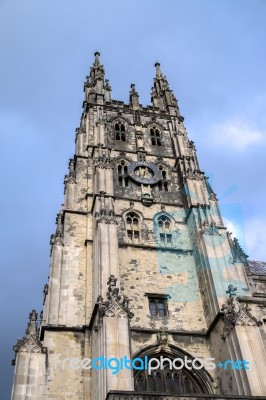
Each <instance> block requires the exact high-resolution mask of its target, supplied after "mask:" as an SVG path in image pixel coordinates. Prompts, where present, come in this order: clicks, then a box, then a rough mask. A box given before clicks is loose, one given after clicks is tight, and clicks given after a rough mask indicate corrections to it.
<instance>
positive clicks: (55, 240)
mask: <svg viewBox="0 0 266 400" xmlns="http://www.w3.org/2000/svg"><path fill="white" fill-rule="evenodd" d="M63 221H64V213H63V211H60V212H59V213H58V214H57V216H56V224H57V227H56V231H55V234H52V235H51V239H50V244H51V245H52V246H53V245H54V244H63V241H62V239H63Z"/></svg>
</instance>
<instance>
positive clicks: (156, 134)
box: [150, 126, 162, 146]
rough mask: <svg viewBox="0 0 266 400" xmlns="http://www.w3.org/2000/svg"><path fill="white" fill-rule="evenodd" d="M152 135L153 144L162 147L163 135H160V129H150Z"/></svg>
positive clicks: (154, 127)
mask: <svg viewBox="0 0 266 400" xmlns="http://www.w3.org/2000/svg"><path fill="white" fill-rule="evenodd" d="M150 135H151V144H152V145H153V146H161V145H162V141H161V133H160V131H159V129H158V128H156V126H153V127H152V128H151V129H150Z"/></svg>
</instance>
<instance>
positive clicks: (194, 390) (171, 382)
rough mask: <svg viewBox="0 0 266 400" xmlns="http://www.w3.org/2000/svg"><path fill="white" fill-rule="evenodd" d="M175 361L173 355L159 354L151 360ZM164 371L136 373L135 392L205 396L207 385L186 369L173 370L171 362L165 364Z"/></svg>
mask: <svg viewBox="0 0 266 400" xmlns="http://www.w3.org/2000/svg"><path fill="white" fill-rule="evenodd" d="M161 356H162V357H164V358H166V357H167V358H169V359H170V360H173V359H174V357H173V355H169V354H165V353H159V354H158V353H157V354H155V355H152V356H149V358H156V359H158V360H160V357H161ZM162 364H163V369H159V368H158V369H154V370H152V371H151V373H150V374H148V372H147V370H139V371H136V372H135V376H134V381H135V390H136V391H138V392H141V391H142V392H155V393H172V394H179V395H182V394H204V393H206V392H207V390H206V388H205V385H204V384H202V383H201V382H200V381H199V380H198V379H197V378H196V377H195V375H194V374H193V375H192V374H191V372H190V371H189V370H187V369H186V368H185V367H183V368H182V369H179V370H177V369H175V368H174V367H173V368H172V369H171V365H170V363H169V362H164V363H162Z"/></svg>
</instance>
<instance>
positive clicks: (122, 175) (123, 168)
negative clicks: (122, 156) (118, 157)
mask: <svg viewBox="0 0 266 400" xmlns="http://www.w3.org/2000/svg"><path fill="white" fill-rule="evenodd" d="M117 175H118V184H119V186H122V187H127V186H128V174H127V165H126V163H125V161H124V160H122V161H120V163H119V164H118V166H117Z"/></svg>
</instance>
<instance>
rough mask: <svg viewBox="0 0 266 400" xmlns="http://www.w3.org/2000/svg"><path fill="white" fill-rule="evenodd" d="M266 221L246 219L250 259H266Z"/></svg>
mask: <svg viewBox="0 0 266 400" xmlns="http://www.w3.org/2000/svg"><path fill="white" fill-rule="evenodd" d="M265 227H266V221H263V220H261V219H259V218H254V219H252V220H248V221H246V232H247V234H246V240H247V252H248V255H249V259H250V260H257V261H266V228H265Z"/></svg>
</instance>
